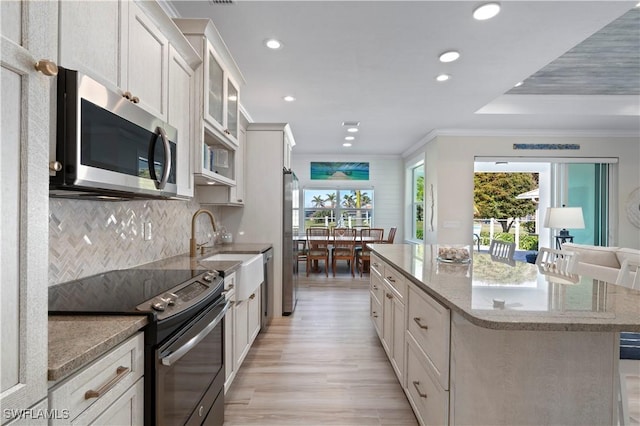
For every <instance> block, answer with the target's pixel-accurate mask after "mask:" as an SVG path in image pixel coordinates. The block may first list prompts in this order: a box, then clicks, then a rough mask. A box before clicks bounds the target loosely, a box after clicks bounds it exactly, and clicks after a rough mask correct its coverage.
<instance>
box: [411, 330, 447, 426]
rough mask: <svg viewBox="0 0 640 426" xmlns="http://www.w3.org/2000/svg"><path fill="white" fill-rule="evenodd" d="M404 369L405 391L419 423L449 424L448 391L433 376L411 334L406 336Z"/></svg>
mask: <svg viewBox="0 0 640 426" xmlns="http://www.w3.org/2000/svg"><path fill="white" fill-rule="evenodd" d="M406 371H407V374H406V377H407V382H406V386H405V393H406V394H407V399H409V403H410V404H411V407H412V408H413V412H414V413H415V414H416V417H417V418H418V421H419V422H420V424H423V425H446V424H449V392H448V391H446V390H444V389H443V388H442V387H441V386H440V384H439V383H438V380H437V379H435V378H434V377H433V372H432V371H433V370H431V369H430V367H429V365H428V364H427V363H426V362H425V355H424V353H423V352H422V350H421V349H420V348H419V347H418V344H417V343H416V341H415V340H414V339H413V337H412V336H411V335H408V337H407V369H406Z"/></svg>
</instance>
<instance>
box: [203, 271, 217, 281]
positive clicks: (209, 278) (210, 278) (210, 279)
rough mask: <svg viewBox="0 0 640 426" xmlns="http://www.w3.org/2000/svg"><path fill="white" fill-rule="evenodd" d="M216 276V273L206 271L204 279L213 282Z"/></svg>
mask: <svg viewBox="0 0 640 426" xmlns="http://www.w3.org/2000/svg"><path fill="white" fill-rule="evenodd" d="M214 278H215V275H213V274H210V273H206V274H205V275H204V276H203V277H202V279H203V280H205V281H206V282H208V283H210V282H213V279H214Z"/></svg>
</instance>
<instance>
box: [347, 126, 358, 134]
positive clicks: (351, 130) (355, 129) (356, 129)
mask: <svg viewBox="0 0 640 426" xmlns="http://www.w3.org/2000/svg"><path fill="white" fill-rule="evenodd" d="M347 132H349V133H357V132H358V128H357V127H349V128H348V129H347Z"/></svg>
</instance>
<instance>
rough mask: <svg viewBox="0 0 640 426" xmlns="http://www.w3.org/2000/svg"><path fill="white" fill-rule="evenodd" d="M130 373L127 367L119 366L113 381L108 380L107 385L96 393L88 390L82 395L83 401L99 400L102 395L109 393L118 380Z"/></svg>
mask: <svg viewBox="0 0 640 426" xmlns="http://www.w3.org/2000/svg"><path fill="white" fill-rule="evenodd" d="M130 371H131V369H130V368H129V367H123V366H120V367H118V368H116V375H115V377H114V378H113V379H111V380H109V381H108V382H107V383H105V384H104V385H102V387H101V388H100V389H98V390H97V391H96V390H93V389H89V390H88V391H86V392H85V393H84V399H91V398H100V397H101V396H102V395H104V394H105V393H107V392H109V390H110V389H111V388H112V387H114V386H115V385H116V384H117V383H118V382H119V381H120V380H122V379H124V377H125V376H126V375H127V373H129V372H130Z"/></svg>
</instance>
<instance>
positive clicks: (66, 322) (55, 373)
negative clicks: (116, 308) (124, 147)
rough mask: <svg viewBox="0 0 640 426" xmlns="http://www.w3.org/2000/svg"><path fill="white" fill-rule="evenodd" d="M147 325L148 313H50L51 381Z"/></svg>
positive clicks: (84, 363) (75, 368)
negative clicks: (116, 314)
mask: <svg viewBox="0 0 640 426" xmlns="http://www.w3.org/2000/svg"><path fill="white" fill-rule="evenodd" d="M145 325H147V317H146V316H139V315H135V316H106V315H82V316H71V315H50V316H49V370H48V373H47V374H48V380H54V381H55V380H60V379H62V378H64V377H66V376H68V375H69V374H71V373H72V372H74V371H75V370H77V369H78V368H80V367H82V366H84V365H86V364H88V363H89V362H91V361H93V360H94V359H96V358H98V357H99V356H100V355H102V354H104V353H106V352H108V351H109V350H110V349H112V348H114V347H115V346H116V345H118V344H119V343H121V342H124V341H125V340H127V339H128V338H129V337H131V336H133V335H134V334H135V333H136V332H137V331H138V330H140V329H141V328H143V327H144V326H145Z"/></svg>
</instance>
